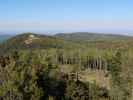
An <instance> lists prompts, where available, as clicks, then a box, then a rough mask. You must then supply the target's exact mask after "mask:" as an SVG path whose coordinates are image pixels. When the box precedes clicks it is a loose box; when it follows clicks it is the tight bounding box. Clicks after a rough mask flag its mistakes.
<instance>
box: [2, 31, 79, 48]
mask: <svg viewBox="0 0 133 100" xmlns="http://www.w3.org/2000/svg"><path fill="white" fill-rule="evenodd" d="M73 45H74V46H76V44H74V43H71V42H69V41H65V40H63V39H60V38H57V37H54V36H48V35H42V34H35V33H24V34H19V35H16V36H14V37H12V38H10V39H8V40H6V41H5V42H4V43H2V45H1V48H3V49H4V50H15V49H17V50H21V49H48V48H71V47H73Z"/></svg>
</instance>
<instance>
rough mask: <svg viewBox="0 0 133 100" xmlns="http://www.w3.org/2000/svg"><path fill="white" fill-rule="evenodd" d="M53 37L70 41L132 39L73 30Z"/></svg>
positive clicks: (123, 36) (130, 37)
mask: <svg viewBox="0 0 133 100" xmlns="http://www.w3.org/2000/svg"><path fill="white" fill-rule="evenodd" d="M55 37H58V38H62V39H65V40H70V41H99V40H125V39H133V37H132V36H125V35H115V34H102V33H89V32H74V33H58V34H56V35H55Z"/></svg>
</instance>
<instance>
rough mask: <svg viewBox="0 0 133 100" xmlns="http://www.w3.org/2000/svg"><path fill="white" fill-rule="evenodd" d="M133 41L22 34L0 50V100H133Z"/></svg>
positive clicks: (111, 37) (97, 36) (80, 35)
mask: <svg viewBox="0 0 133 100" xmlns="http://www.w3.org/2000/svg"><path fill="white" fill-rule="evenodd" d="M132 47H133V37H129V36H121V35H105V34H101V35H100V34H94V33H91V34H89V33H72V34H63V33H62V34H56V35H54V36H47V35H39V34H34V33H24V34H21V35H17V36H15V37H12V38H10V39H8V40H6V41H4V42H2V43H1V44H0V100H133V62H132V61H133V48H132Z"/></svg>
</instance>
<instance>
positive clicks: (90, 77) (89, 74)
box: [60, 65, 111, 89]
mask: <svg viewBox="0 0 133 100" xmlns="http://www.w3.org/2000/svg"><path fill="white" fill-rule="evenodd" d="M60 70H61V72H63V73H65V74H70V73H73V72H76V70H77V72H78V73H79V80H80V81H83V82H90V83H95V84H96V85H98V86H100V87H106V88H107V89H110V88H111V76H110V75H109V74H107V72H104V71H103V70H90V69H88V70H83V71H78V69H76V68H75V66H72V65H60Z"/></svg>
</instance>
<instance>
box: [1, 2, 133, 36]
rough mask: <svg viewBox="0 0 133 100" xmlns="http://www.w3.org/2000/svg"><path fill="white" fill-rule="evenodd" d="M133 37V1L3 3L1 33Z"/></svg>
mask: <svg viewBox="0 0 133 100" xmlns="http://www.w3.org/2000/svg"><path fill="white" fill-rule="evenodd" d="M26 31H30V32H52V33H54V32H74V31H88V32H108V33H125V34H132V33H133V0H0V32H26Z"/></svg>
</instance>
